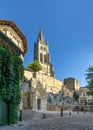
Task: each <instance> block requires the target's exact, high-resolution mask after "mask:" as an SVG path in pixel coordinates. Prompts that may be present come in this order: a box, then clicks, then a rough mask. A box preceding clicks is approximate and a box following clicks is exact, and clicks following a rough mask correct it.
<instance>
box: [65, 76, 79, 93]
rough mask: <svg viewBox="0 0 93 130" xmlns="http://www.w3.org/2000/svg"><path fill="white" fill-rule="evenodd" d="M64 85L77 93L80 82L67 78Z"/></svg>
mask: <svg viewBox="0 0 93 130" xmlns="http://www.w3.org/2000/svg"><path fill="white" fill-rule="evenodd" d="M64 85H65V86H66V87H67V88H68V89H70V90H73V91H79V89H80V82H79V81H78V80H76V79H75V78H67V79H64Z"/></svg>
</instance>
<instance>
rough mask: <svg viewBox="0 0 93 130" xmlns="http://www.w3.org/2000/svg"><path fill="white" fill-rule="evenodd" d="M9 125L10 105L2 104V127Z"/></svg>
mask: <svg viewBox="0 0 93 130" xmlns="http://www.w3.org/2000/svg"><path fill="white" fill-rule="evenodd" d="M6 124H8V103H7V102H0V125H6Z"/></svg>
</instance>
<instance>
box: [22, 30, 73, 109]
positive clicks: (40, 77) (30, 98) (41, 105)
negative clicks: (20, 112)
mask: <svg viewBox="0 0 93 130" xmlns="http://www.w3.org/2000/svg"><path fill="white" fill-rule="evenodd" d="M34 61H39V62H40V64H41V66H42V70H41V71H39V72H37V73H36V74H34V73H33V72H31V71H30V70H29V69H25V72H24V76H25V82H24V83H23V85H22V90H23V91H22V92H23V96H22V102H23V109H34V110H48V108H49V107H50V106H61V105H62V102H63V97H64V104H67V103H68V104H69V103H71V97H72V92H71V91H70V90H69V89H68V88H67V87H66V86H64V84H63V82H62V81H60V80H58V79H56V78H55V75H54V68H53V65H52V64H51V61H50V53H49V48H48V42H47V41H46V42H45V41H44V37H43V33H42V29H40V31H39V35H38V39H37V42H36V43H35V44H34ZM66 97H67V98H66Z"/></svg>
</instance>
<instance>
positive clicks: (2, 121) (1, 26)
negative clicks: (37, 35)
mask: <svg viewBox="0 0 93 130" xmlns="http://www.w3.org/2000/svg"><path fill="white" fill-rule="evenodd" d="M0 45H1V46H3V47H4V48H6V49H7V50H9V51H10V52H12V53H13V54H14V55H16V56H18V57H20V58H21V59H22V60H23V59H24V55H25V53H26V51H27V43H26V38H25V36H24V35H23V33H22V32H21V31H20V29H19V28H18V27H17V26H16V25H15V24H14V23H13V22H12V21H9V20H0ZM5 59H6V57H5ZM5 59H3V60H5ZM0 60H1V59H0ZM1 63H2V62H1ZM6 68H8V67H6ZM0 69H1V68H0ZM0 72H2V71H0ZM5 73H7V71H5ZM2 85H3V83H2ZM2 87H3V86H2ZM7 89H8V88H7ZM20 107H21V106H20ZM9 113H10V112H9V99H8V101H7V100H3V101H1V100H0V125H6V124H8V123H9Z"/></svg>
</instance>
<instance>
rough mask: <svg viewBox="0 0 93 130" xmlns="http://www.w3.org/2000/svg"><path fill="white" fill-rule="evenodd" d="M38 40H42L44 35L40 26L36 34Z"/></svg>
mask: <svg viewBox="0 0 93 130" xmlns="http://www.w3.org/2000/svg"><path fill="white" fill-rule="evenodd" d="M38 41H41V42H44V37H43V33H42V29H41V28H40V31H39V35H38Z"/></svg>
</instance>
